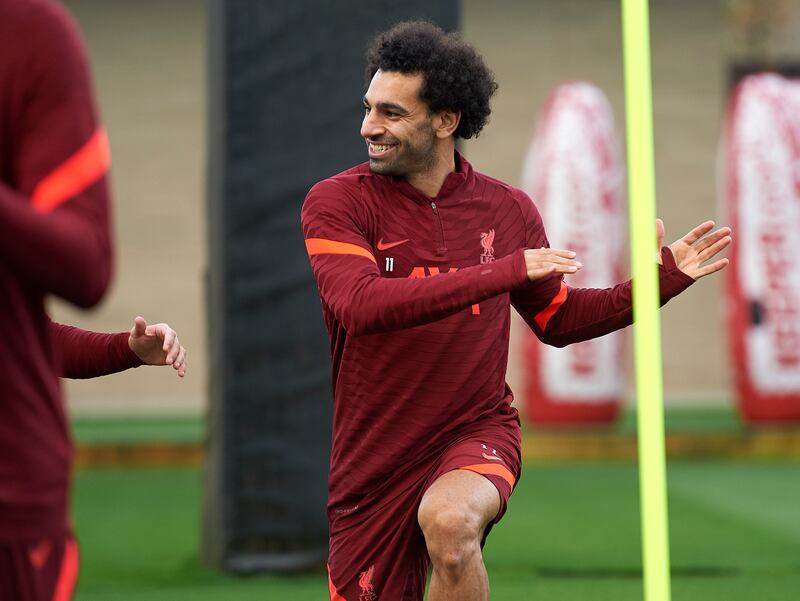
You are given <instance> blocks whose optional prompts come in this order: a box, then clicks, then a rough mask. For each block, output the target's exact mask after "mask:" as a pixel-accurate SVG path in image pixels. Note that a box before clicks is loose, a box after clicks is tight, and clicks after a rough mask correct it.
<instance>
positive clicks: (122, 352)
mask: <svg viewBox="0 0 800 601" xmlns="http://www.w3.org/2000/svg"><path fill="white" fill-rule="evenodd" d="M50 329H51V332H52V335H53V340H54V341H55V344H56V346H57V348H58V350H59V354H60V356H61V371H60V373H59V375H60V376H61V377H63V378H74V379H84V378H96V377H98V376H105V375H109V374H113V373H117V372H120V371H124V370H126V369H130V368H132V367H139V366H140V365H171V366H172V368H173V369H174V370H175V371H177V372H178V376H180V377H183V376H185V375H186V349H185V348H184V347H183V346H182V345H181V343H180V340H179V339H178V335H177V333H176V332H175V330H173V329H172V328H171V327H169V325H167V324H165V323H158V324H154V325H147V322H146V321H145V320H144V319H143V318H142V317H137V318H136V319H135V320H134V323H133V327H132V328H131V331H130V332H119V333H114V334H104V333H99V332H89V331H87V330H82V329H80V328H76V327H74V326H66V325H62V324H59V323H55V322H50Z"/></svg>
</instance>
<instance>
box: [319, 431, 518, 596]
mask: <svg viewBox="0 0 800 601" xmlns="http://www.w3.org/2000/svg"><path fill="white" fill-rule="evenodd" d="M455 469H467V470H470V471H473V472H476V473H479V474H481V475H483V476H485V477H486V478H488V479H489V480H490V481H491V482H492V484H494V485H495V487H496V488H497V490H498V491H499V492H500V511H499V512H498V513H497V517H495V519H494V521H493V522H492V524H494V523H497V522H498V521H499V520H500V518H501V517H502V516H503V514H504V513H505V511H506V507H507V503H508V498H509V497H510V496H511V492H512V490H513V489H514V485H515V484H516V481H517V479H518V478H519V474H520V453H519V443H518V441H517V440H514V439H513V438H512V437H508V436H506V435H497V436H492V435H489V434H481V435H480V436H478V435H476V436H473V437H470V438H466V439H463V440H460V441H459V442H457V443H455V444H453V445H452V446H450V447H449V448H448V449H447V450H446V451H445V452H444V453H443V454H442V455H441V456H440V457H439V458H438V460H437V461H435V462H434V464H433V465H428V466H424V467H422V466H421V468H420V470H419V474H418V478H416V479H415V485H414V486H413V487H411V488H409V489H408V490H406V491H403V492H402V493H401V494H399V495H398V496H397V497H395V498H393V500H392V503H391V504H390V505H388V506H387V507H382V508H381V510H380V511H378V512H376V513H375V514H373V515H371V516H370V517H369V518H368V519H366V520H364V521H363V522H361V523H359V524H357V525H355V526H352V527H349V528H345V529H343V530H340V531H338V532H336V533H335V534H332V535H331V538H330V548H329V556H328V586H329V588H330V594H331V600H332V601H422V598H423V595H424V592H425V580H426V578H427V575H428V564H429V561H430V560H429V557H428V551H427V547H426V545H425V538H424V536H423V534H422V530H421V529H420V527H419V523H418V522H417V510H418V509H419V504H420V501H421V500H422V496H423V495H424V494H425V491H426V490H427V489H428V488H429V487H430V486H431V484H433V483H434V482H435V481H436V479H437V478H439V477H440V476H441V475H442V474H445V473H447V472H450V471H452V470H455ZM492 524H490V525H489V527H487V533H488V530H489V528H490V527H491V525H492Z"/></svg>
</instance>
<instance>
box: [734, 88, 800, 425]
mask: <svg viewBox="0 0 800 601" xmlns="http://www.w3.org/2000/svg"><path fill="white" fill-rule="evenodd" d="M720 151H721V160H720V167H721V178H720V184H721V185H720V190H721V192H722V194H721V195H720V196H721V198H722V200H723V201H724V205H725V209H726V211H727V221H728V223H730V225H731V227H732V228H733V231H734V243H733V246H732V250H731V261H732V262H731V267H730V268H729V269H727V270H726V272H725V273H726V278H727V286H728V289H727V292H728V295H727V297H728V326H729V338H730V348H731V352H732V359H733V373H734V381H735V389H736V395H737V398H738V405H739V409H740V412H741V415H742V418H743V419H744V420H745V421H749V422H770V421H772V422H783V421H800V83H799V82H797V81H792V80H788V79H785V78H783V77H780V76H778V75H773V74H762V75H753V76H750V77H747V78H745V79H744V80H742V81H741V83H739V85H738V86H737V87H736V88H735V89H734V92H733V95H732V97H731V99H730V103H729V106H728V114H727V118H726V124H725V131H724V134H723V139H722V144H721V146H720Z"/></svg>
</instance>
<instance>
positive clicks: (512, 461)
mask: <svg viewBox="0 0 800 601" xmlns="http://www.w3.org/2000/svg"><path fill="white" fill-rule="evenodd" d="M520 467H521V466H520V452H519V444H518V442H517V441H516V440H515V439H513V438H509V437H507V436H505V435H503V434H502V433H498V434H496V435H492V434H488V433H487V434H482V435H480V436H475V437H471V438H468V439H465V440H462V441H460V442H458V443H456V444H454V445H452V446H451V447H450V448H449V449H448V450H447V451H446V452H445V454H444V456H443V457H442V458H441V460H440V461H439V465H438V468H437V470H436V471H435V472H434V473H433V475H432V477H431V478H430V480H429V484H428V486H427V487H426V488H427V490H426V491H425V494H424V496H423V499H422V504H421V507H420V508H421V509H423V507H424V505H427V504H431V505H433V504H435V505H436V506H437V507H438V506H442V507H444V506H447V505H452V504H453V503H457V504H460V506H462V507H463V509H464V510H466V511H468V512H474V513H477V515H478V517H479V518H480V519H481V520H484V523H486V524H488V527H487V529H486V532H485V534H488V531H489V530H490V529H491V527H492V525H493V524H495V523H497V522H499V521H500V518H502V517H503V515H504V514H505V512H506V509H507V507H508V499H509V497H511V493H512V492H513V490H514V486H515V485H516V483H517V480H518V479H519V476H520ZM458 471H466V472H471V473H470V474H469V475H466V474H463V473H461V474H459V473H458ZM475 475H479V476H481V477H482V480H478V479H476V478H475V477H474V476H475ZM445 476H447V477H445ZM492 489H494V490H492ZM495 491H496V492H495Z"/></svg>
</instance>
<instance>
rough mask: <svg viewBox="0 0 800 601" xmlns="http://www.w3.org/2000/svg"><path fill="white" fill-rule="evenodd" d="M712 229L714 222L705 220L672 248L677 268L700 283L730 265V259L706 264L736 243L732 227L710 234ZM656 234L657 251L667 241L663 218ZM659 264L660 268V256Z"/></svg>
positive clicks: (671, 246) (673, 244) (657, 225)
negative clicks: (702, 279) (704, 278)
mask: <svg viewBox="0 0 800 601" xmlns="http://www.w3.org/2000/svg"><path fill="white" fill-rule="evenodd" d="M713 229H714V222H713V221H706V222H705V223H701V224H700V225H698V226H697V227H696V228H694V229H693V230H692V231H691V232H689V233H688V234H686V235H685V236H684V237H683V238H681V239H680V240H677V241H675V242H673V243H672V244H670V245H669V249H670V250H671V251H672V255H673V256H674V257H675V264H676V265H677V266H678V269H680V270H681V271H682V272H683V273H685V274H686V275H688V276H689V277H690V278H694V279H695V280H699V279H700V278H702V277H705V276H707V275H711V274H712V273H716V272H717V271H719V270H721V269H724V268H725V267H726V266H727V265H728V263H729V262H730V261H729V260H728V259H718V260H716V261H714V262H713V263H708V264H707V265H705V266H704V265H703V264H704V263H706V262H708V261H709V260H711V259H713V258H714V257H716V256H717V255H718V254H719V253H721V252H722V251H723V250H725V249H726V248H728V246H730V244H731V242H732V241H733V238H732V237H731V228H729V227H721V228H719V229H718V230H717V231H715V232H713V233H711V234H708V233H709V232H710V231H711V230H713ZM706 234H708V235H706ZM656 235H657V239H658V248H661V247H662V245H663V244H662V243H663V242H664V222H663V221H661V220H660V219H657V220H656ZM658 263H659V265H660V264H661V254H659V255H658Z"/></svg>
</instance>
